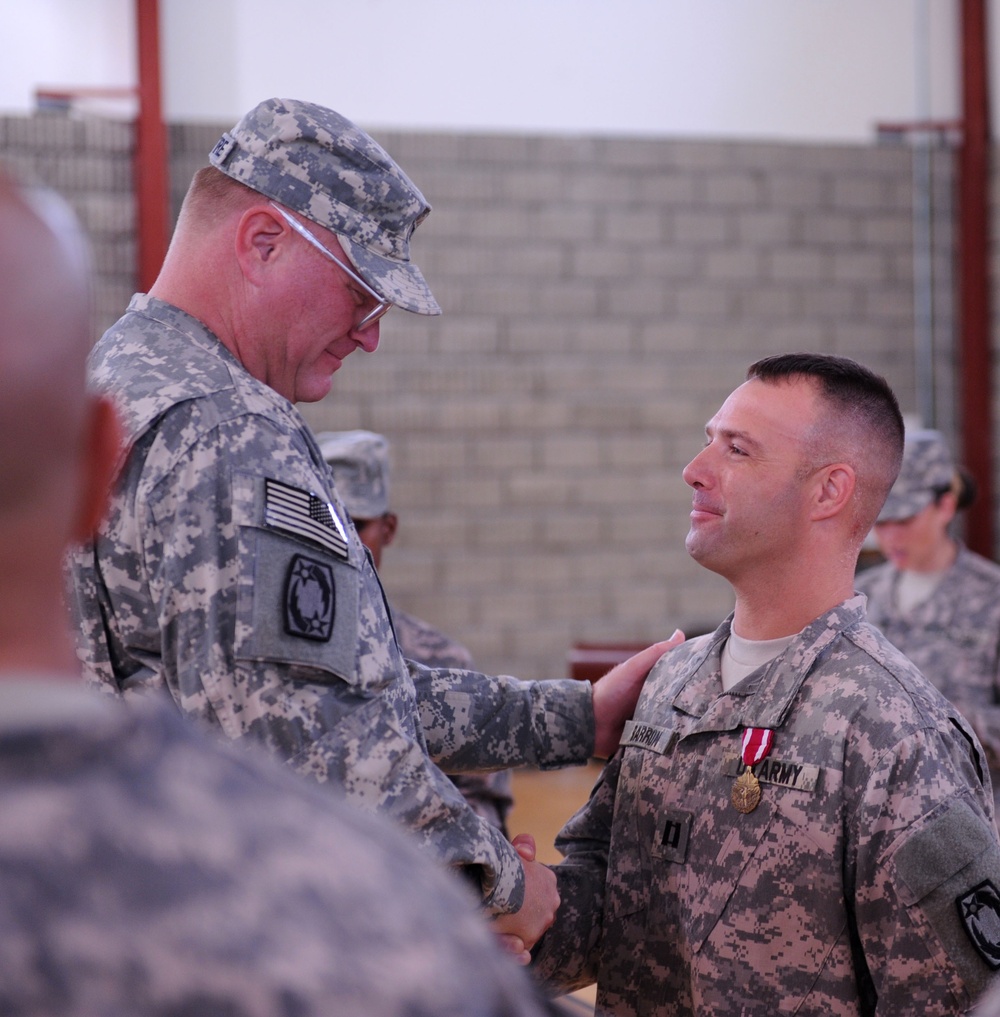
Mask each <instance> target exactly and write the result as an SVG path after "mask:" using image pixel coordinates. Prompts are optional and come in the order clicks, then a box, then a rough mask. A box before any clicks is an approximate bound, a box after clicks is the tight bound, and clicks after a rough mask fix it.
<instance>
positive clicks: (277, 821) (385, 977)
mask: <svg viewBox="0 0 1000 1017" xmlns="http://www.w3.org/2000/svg"><path fill="white" fill-rule="evenodd" d="M6 677H7V678H8V679H11V680H9V681H5V682H4V683H3V685H2V687H0V812H2V814H3V817H4V821H3V823H2V824H0V1013H3V1014H4V1015H5V1017H52V1015H54V1014H59V1015H60V1017H168V1015H179V1014H190V1015H195V1014H205V1015H209V1014H211V1015H218V1017H221V1015H225V1017H287V1015H292V1014H294V1015H296V1017H328V1015H330V1014H337V1015H338V1017H421V1015H424V1017H432V1015H433V1017H446V1015H451V1017H469V1015H473V1014H476V1015H484V1017H486V1015H492V1017H513V1015H518V1014H520V1015H524V1017H539V1015H540V1013H541V1012H542V1006H541V1005H540V1004H539V1003H538V1002H537V1001H536V1000H535V998H534V995H533V990H532V989H531V988H530V986H529V984H528V981H527V979H526V978H525V977H524V972H523V970H522V969H519V968H518V967H517V965H516V964H514V963H513V962H512V961H510V960H509V959H508V958H507V957H505V956H503V955H501V954H500V952H499V951H498V950H497V949H496V947H495V944H494V941H493V936H492V933H490V932H489V931H488V930H487V928H486V926H485V923H484V922H482V920H481V919H480V918H479V917H478V916H477V915H476V914H475V909H474V908H473V907H470V906H469V901H468V900H467V899H466V892H465V891H464V890H463V889H462V888H461V887H460V886H458V885H457V884H456V882H455V881H454V880H451V879H448V878H447V877H446V876H445V875H444V874H443V873H442V872H440V871H437V867H436V866H434V865H432V864H431V863H430V862H429V860H428V859H427V858H425V857H424V856H423V854H421V853H419V852H418V851H417V850H416V849H415V848H414V846H413V845H412V844H411V843H410V842H409V840H407V839H404V837H403V836H402V835H401V834H400V833H399V832H398V831H396V830H395V829H393V828H392V827H391V826H390V825H389V824H388V823H387V822H385V821H384V820H380V819H379V818H378V817H372V816H367V815H364V814H362V813H360V812H358V811H357V810H355V809H352V808H349V807H348V806H347V805H346V803H344V802H343V801H342V800H341V799H340V798H339V796H337V795H334V794H330V793H322V792H320V791H319V790H318V789H316V788H311V787H310V786H309V785H308V784H307V783H306V782H304V781H302V780H299V779H298V778H296V777H294V776H293V775H292V774H290V773H288V772H287V771H285V770H283V769H282V768H280V767H278V766H276V765H275V764H274V763H273V762H272V761H271V760H270V759H265V758H263V757H262V758H260V759H258V758H257V753H254V754H251V753H248V752H245V751H241V752H236V751H234V750H233V749H232V748H230V747H228V746H223V745H217V744H215V742H214V741H212V742H209V740H208V739H206V738H204V737H201V736H200V735H199V734H196V733H195V731H194V728H193V726H192V725H191V724H188V723H187V722H185V721H183V720H181V718H180V717H179V715H178V714H177V712H176V710H174V709H172V708H167V707H164V706H163V705H161V704H158V703H156V704H154V703H152V702H151V700H149V699H147V700H146V701H145V702H144V703H143V704H141V705H138V706H137V708H136V709H133V710H124V709H122V708H121V707H120V706H119V705H118V704H116V703H114V702H111V701H110V700H108V699H106V698H102V697H98V696H95V695H94V694H93V693H92V692H89V691H86V690H84V689H82V688H81V687H80V685H79V684H78V683H74V684H72V685H70V684H68V683H63V682H58V681H55V682H42V681H39V680H38V676H37V675H34V676H31V680H30V681H22V682H20V683H16V678H15V676H10V675H8V676H6Z"/></svg>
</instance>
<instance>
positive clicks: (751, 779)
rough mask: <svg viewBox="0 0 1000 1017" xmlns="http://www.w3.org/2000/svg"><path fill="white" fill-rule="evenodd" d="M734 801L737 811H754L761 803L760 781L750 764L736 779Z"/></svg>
mask: <svg viewBox="0 0 1000 1017" xmlns="http://www.w3.org/2000/svg"><path fill="white" fill-rule="evenodd" d="M732 802H733V805H734V806H735V807H736V811H737V812H742V813H744V815H745V814H746V813H748V812H753V810H754V809H755V808H757V806H758V805H759V804H760V781H759V780H757V778H756V777H755V776H754V775H753V770H751V769H750V767H749V766H748V767H747V768H746V769H745V770H744V771H743V772H742V773H741V774H740V775H739V776H738V777H737V778H736V780H735V781H734V783H733V793H732Z"/></svg>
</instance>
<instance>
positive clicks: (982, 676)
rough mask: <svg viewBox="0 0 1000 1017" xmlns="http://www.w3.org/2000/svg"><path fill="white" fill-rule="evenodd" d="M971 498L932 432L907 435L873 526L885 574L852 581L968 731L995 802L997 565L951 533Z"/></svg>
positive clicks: (999, 684) (999, 704) (999, 657)
mask: <svg viewBox="0 0 1000 1017" xmlns="http://www.w3.org/2000/svg"><path fill="white" fill-rule="evenodd" d="M974 498H975V485H974V483H973V481H972V478H971V477H970V476H969V475H968V474H967V473H964V471H961V470H959V469H958V467H957V466H956V465H955V462H954V460H953V459H952V455H951V452H950V451H949V449H948V445H947V442H946V441H945V439H944V435H943V434H941V432H940V431H932V430H919V431H914V432H911V433H908V434H907V436H906V442H905V445H904V448H903V465H902V467H901V468H900V471H899V477H898V479H897V480H896V483H895V484H894V485H893V488H892V491H891V492H890V493H889V497H888V498H887V499H886V503H885V506H884V507H883V509H882V511H881V512H880V513H879V517H878V520H877V522H876V523H875V537H876V539H877V540H878V545H879V549H880V550H881V552H882V554H883V555H885V558H886V561H885V563H884V564H881V565H876V566H874V567H872V568H869V569H865V570H864V571H863V572H860V573H859V574H858V577H857V581H856V583H855V587H856V588H857V589H858V590H859V591H860V592H861V593H863V594H865V596H867V598H868V620H869V621H870V622H871V623H872V624H873V625H876V626H878V628H880V629H881V630H882V632H883V633H884V634H885V635H886V637H887V638H888V639H889V642H891V643H892V644H893V645H894V646H896V647H898V648H899V649H900V650H902V651H903V653H905V654H906V656H907V657H909V658H910V660H912V661H913V663H914V664H916V665H917V667H919V668H920V670H921V671H922V672H923V673H924V675H925V676H926V677H927V678H928V679H930V681H931V682H933V684H934V685H936V686H937V687H938V688H939V689H940V690H941V692H943V693H944V695H945V696H946V697H947V698H948V699H949V700H950V701H951V702H952V704H953V705H954V706H956V707H957V708H958V709H959V711H960V712H961V713H962V714H963V716H964V717H965V718H966V719H967V720H968V721H969V723H971V724H972V727H973V730H974V731H975V732H976V734H977V735H978V736H979V740H980V741H981V742H982V744H983V748H984V749H985V750H986V756H987V758H988V759H989V763H990V773H991V775H992V779H993V794H994V799H996V798H997V797H998V796H1000V565H997V564H996V563H995V562H992V561H990V560H989V559H988V558H984V557H982V555H978V554H976V553H975V552H974V551H970V550H969V549H968V548H967V547H965V545H964V544H962V542H961V541H960V540H958V539H956V538H955V537H954V536H953V535H952V534H951V533H950V528H951V523H952V520H953V519H954V518H955V514H956V513H957V512H958V511H960V510H961V509H964V508H967V507H968V506H969V505H970V504H971V503H972V501H973V500H974Z"/></svg>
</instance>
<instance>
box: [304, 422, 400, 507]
mask: <svg viewBox="0 0 1000 1017" xmlns="http://www.w3.org/2000/svg"><path fill="white" fill-rule="evenodd" d="M316 440H317V442H318V443H319V450H320V452H321V453H322V454H323V458H324V459H325V460H326V461H327V463H328V464H329V466H330V468H331V469H332V470H333V483H334V487H336V489H337V494H339V495H340V499H341V501H343V503H344V508H346V509H347V512H348V514H349V515H350V516H351V518H352V519H378V518H379V516H382V515H385V513H386V512H388V511H389V441H388V439H387V438H386V437H385V436H384V435H381V434H376V433H375V432H374V431H324V432H323V433H322V434H318V435H316Z"/></svg>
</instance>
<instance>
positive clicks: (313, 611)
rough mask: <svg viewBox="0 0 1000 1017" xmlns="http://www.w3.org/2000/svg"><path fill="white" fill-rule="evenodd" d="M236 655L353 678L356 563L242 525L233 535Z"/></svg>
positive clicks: (318, 676) (317, 676) (357, 587)
mask: <svg viewBox="0 0 1000 1017" xmlns="http://www.w3.org/2000/svg"><path fill="white" fill-rule="evenodd" d="M239 555H240V557H239V565H238V567H239V569H240V578H239V596H238V601H237V621H236V658H237V659H238V660H263V661H277V662H281V663H285V664H289V665H292V666H293V667H294V666H303V667H306V668H308V669H310V672H313V673H311V674H310V677H311V679H312V680H316V679H321V677H322V674H323V673H327V674H329V675H331V676H334V677H337V678H341V679H343V680H344V681H346V682H350V683H351V684H354V682H355V676H356V674H357V660H356V658H357V652H358V638H357V635H358V600H359V590H360V580H359V576H358V570H357V569H356V568H355V567H354V566H353V565H351V564H350V562H348V561H346V560H344V559H340V558H337V557H336V556H335V555H332V554H329V553H327V552H325V551H324V550H323V549H322V548H319V547H313V546H311V545H310V544H308V543H307V542H305V541H298V540H294V539H292V538H290V537H286V536H285V535H283V534H280V533H274V532H271V531H268V530H264V529H258V528H255V527H242V528H241V531H240V537H239Z"/></svg>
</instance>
